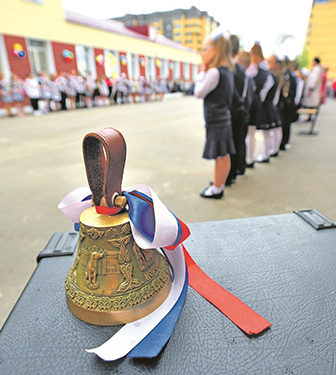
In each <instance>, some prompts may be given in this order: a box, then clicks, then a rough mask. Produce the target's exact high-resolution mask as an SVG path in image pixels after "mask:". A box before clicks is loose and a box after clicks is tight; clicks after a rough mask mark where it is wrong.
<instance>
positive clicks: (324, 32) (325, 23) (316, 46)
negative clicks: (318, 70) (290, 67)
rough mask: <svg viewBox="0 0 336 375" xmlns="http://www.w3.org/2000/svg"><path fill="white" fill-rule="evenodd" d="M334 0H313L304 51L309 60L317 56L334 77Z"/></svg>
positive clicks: (335, 56) (335, 14) (335, 17)
mask: <svg viewBox="0 0 336 375" xmlns="http://www.w3.org/2000/svg"><path fill="white" fill-rule="evenodd" d="M335 20H336V0H314V1H313V4H312V9H311V12H310V17H309V24H308V28H307V33H306V39H305V44H304V51H306V52H308V57H309V60H310V61H311V60H312V59H313V58H314V57H316V56H318V57H320V58H321V63H322V65H324V66H328V67H329V72H328V76H329V77H330V78H334V79H336V48H335V46H336V22H335Z"/></svg>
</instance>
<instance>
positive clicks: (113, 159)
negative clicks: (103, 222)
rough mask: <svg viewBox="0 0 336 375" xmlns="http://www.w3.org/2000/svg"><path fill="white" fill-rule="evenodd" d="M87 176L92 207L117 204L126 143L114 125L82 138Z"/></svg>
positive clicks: (120, 192)
mask: <svg viewBox="0 0 336 375" xmlns="http://www.w3.org/2000/svg"><path fill="white" fill-rule="evenodd" d="M83 156H84V163H85V169H86V175H87V179H88V182H89V186H90V189H91V191H92V202H93V204H94V205H95V206H105V207H115V206H119V201H120V199H119V200H118V199H117V197H119V196H121V195H122V190H121V182H122V177H123V173H124V166H125V160H126V143H125V139H124V137H123V136H122V134H121V133H120V132H119V131H118V130H116V129H114V128H105V129H102V130H99V131H97V132H92V133H88V134H87V135H86V136H85V137H84V139H83Z"/></svg>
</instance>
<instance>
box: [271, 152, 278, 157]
mask: <svg viewBox="0 0 336 375" xmlns="http://www.w3.org/2000/svg"><path fill="white" fill-rule="evenodd" d="M278 155H279V153H278V152H276V153H275V154H272V155H271V158H276V157H277V156H278Z"/></svg>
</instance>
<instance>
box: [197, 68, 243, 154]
mask: <svg viewBox="0 0 336 375" xmlns="http://www.w3.org/2000/svg"><path fill="white" fill-rule="evenodd" d="M218 70H219V83H218V85H217V87H216V88H215V89H214V90H212V91H211V92H209V94H208V95H207V96H206V97H205V98H204V105H203V108H204V120H205V127H206V142H205V146H204V151H203V158H205V159H217V158H218V157H219V156H226V155H227V154H235V153H236V150H235V146H234V142H233V136H232V126H231V113H230V107H231V104H232V98H233V93H234V77H233V73H232V72H231V70H230V69H229V68H228V67H225V66H221V67H219V68H218Z"/></svg>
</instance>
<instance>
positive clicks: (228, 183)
mask: <svg viewBox="0 0 336 375" xmlns="http://www.w3.org/2000/svg"><path fill="white" fill-rule="evenodd" d="M235 182H236V179H235V178H231V179H230V180H226V181H225V186H231V185H232V184H234V183H235Z"/></svg>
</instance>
